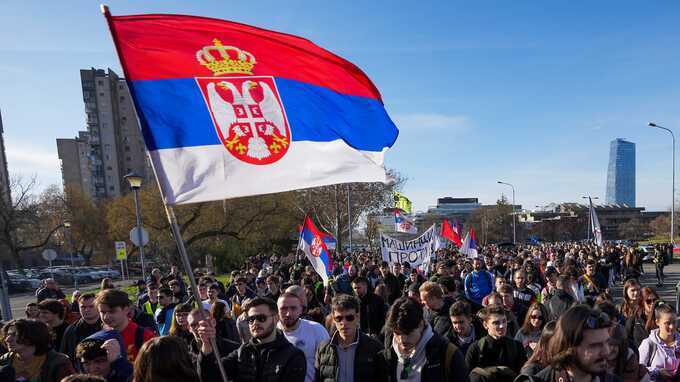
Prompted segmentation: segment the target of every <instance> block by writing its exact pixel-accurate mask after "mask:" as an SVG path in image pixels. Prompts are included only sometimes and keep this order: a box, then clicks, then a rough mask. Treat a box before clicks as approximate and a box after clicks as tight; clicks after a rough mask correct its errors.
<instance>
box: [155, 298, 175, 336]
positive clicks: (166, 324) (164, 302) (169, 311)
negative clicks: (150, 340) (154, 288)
mask: <svg viewBox="0 0 680 382" xmlns="http://www.w3.org/2000/svg"><path fill="white" fill-rule="evenodd" d="M173 298H174V296H173V294H172V290H170V289H169V288H162V289H161V290H160V291H159V292H158V305H159V306H158V308H156V313H155V314H154V318H155V319H156V327H157V328H158V333H159V334H160V335H161V336H166V335H168V333H170V324H172V315H173V313H174V311H175V305H177V304H176V303H174V302H173Z"/></svg>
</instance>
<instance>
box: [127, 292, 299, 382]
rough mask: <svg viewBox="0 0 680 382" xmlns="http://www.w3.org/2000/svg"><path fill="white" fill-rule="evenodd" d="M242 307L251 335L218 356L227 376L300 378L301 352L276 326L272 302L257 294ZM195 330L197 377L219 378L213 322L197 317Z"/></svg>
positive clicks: (256, 380) (257, 381)
mask: <svg viewBox="0 0 680 382" xmlns="http://www.w3.org/2000/svg"><path fill="white" fill-rule="evenodd" d="M243 309H244V311H245V313H246V314H247V317H248V327H249V330H250V334H251V336H252V338H251V340H250V341H248V342H247V343H244V344H242V345H241V346H240V347H239V349H238V350H237V351H234V352H232V353H230V354H228V355H226V356H224V357H223V358H222V359H221V360H220V362H222V364H223V365H224V369H225V371H226V373H227V377H228V378H230V379H231V380H234V381H235V382H246V381H247V382H303V381H304V380H305V376H306V370H307V361H306V359H305V353H303V352H302V350H300V349H298V348H296V347H295V346H294V345H293V344H291V343H290V342H288V340H287V339H286V337H285V336H284V335H283V333H282V332H281V331H279V330H278V329H277V328H276V323H277V321H278V319H279V317H278V313H277V312H278V308H277V306H276V303H275V302H274V301H272V300H269V299H267V298H263V297H257V298H254V299H253V300H251V301H250V302H249V303H247V304H246V305H244V307H243ZM198 333H199V336H200V338H201V352H200V354H199V356H198V361H197V363H198V373H199V375H200V377H201V380H202V381H204V382H205V381H220V380H221V377H220V374H219V368H218V366H217V361H216V359H215V355H214V352H213V348H212V345H211V340H212V339H214V338H215V334H216V331H215V327H214V325H213V322H211V321H210V320H203V321H201V322H200V323H199V328H198ZM135 382H136V381H135Z"/></svg>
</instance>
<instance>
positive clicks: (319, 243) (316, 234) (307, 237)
mask: <svg viewBox="0 0 680 382" xmlns="http://www.w3.org/2000/svg"><path fill="white" fill-rule="evenodd" d="M325 235H328V234H326V233H325V232H322V231H320V230H318V229H317V228H316V226H315V225H314V222H313V221H312V219H311V218H310V217H309V216H307V217H305V222H304V224H303V225H302V231H301V232H300V241H299V242H298V249H300V250H302V251H303V252H304V253H305V255H307V259H308V260H309V262H310V263H312V267H314V270H315V271H316V273H318V274H319V276H321V278H322V279H323V280H324V283H326V284H327V283H328V278H329V276H330V274H331V272H332V271H333V261H332V259H331V256H330V253H329V252H328V248H327V247H326V243H325V242H324V236H325Z"/></svg>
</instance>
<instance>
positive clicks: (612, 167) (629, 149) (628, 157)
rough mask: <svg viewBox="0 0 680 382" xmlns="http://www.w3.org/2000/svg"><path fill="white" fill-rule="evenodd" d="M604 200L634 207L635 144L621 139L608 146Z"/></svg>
mask: <svg viewBox="0 0 680 382" xmlns="http://www.w3.org/2000/svg"><path fill="white" fill-rule="evenodd" d="M606 200H607V203H609V204H625V205H627V206H628V207H635V143H633V142H628V141H626V140H625V139H622V138H617V139H615V140H613V141H612V142H611V144H610V148H609V168H608V169H607V193H606Z"/></svg>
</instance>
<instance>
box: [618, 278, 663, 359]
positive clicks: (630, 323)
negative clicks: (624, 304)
mask: <svg viewBox="0 0 680 382" xmlns="http://www.w3.org/2000/svg"><path fill="white" fill-rule="evenodd" d="M641 295H642V298H641V305H642V308H641V309H640V310H639V311H638V314H636V315H633V316H632V317H630V318H628V319H627V320H626V335H627V338H628V339H629V340H630V341H632V344H634V345H635V346H636V347H639V346H640V344H641V343H642V341H643V340H644V339H645V338H647V337H649V332H650V331H651V330H653V329H656V322H655V320H654V306H656V303H657V301H659V295H658V294H657V293H656V291H655V290H654V289H652V288H649V287H645V288H642V293H641Z"/></svg>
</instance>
